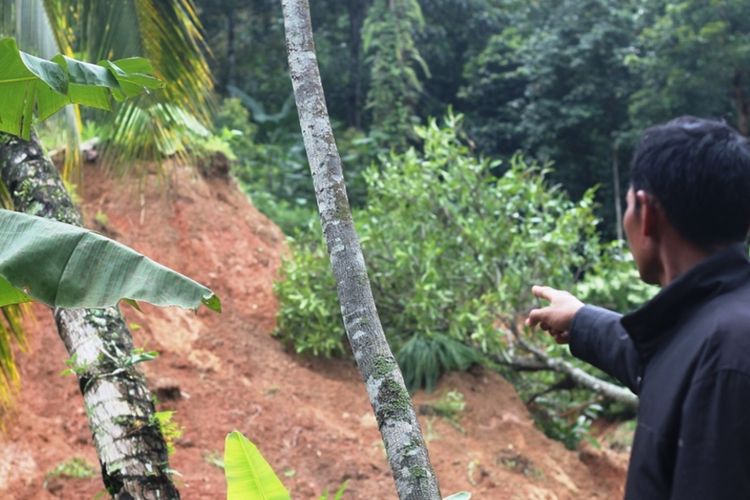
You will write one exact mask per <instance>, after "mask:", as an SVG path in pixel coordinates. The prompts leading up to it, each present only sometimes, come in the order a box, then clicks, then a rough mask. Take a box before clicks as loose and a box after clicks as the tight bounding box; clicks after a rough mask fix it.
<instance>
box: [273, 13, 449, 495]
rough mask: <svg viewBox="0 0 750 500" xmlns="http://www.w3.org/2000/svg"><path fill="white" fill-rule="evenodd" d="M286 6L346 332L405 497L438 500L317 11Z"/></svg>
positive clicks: (297, 92) (294, 71) (298, 95)
mask: <svg viewBox="0 0 750 500" xmlns="http://www.w3.org/2000/svg"><path fill="white" fill-rule="evenodd" d="M282 8H283V12H284V29H285V32H286V45H287V51H288V56H289V71H290V73H291V77H292V85H293V87H294V96H295V100H296V103H297V110H298V112H299V117H300V126H301V128H302V136H303V139H304V142H305V149H306V151H307V157H308V161H309V163H310V170H311V172H312V177H313V184H314V186H315V194H316V197H317V202H318V210H319V212H320V222H321V225H322V227H323V233H324V234H325V238H326V243H327V245H328V253H329V256H330V259H331V268H332V269H333V275H334V277H335V279H336V286H337V291H338V297H339V302H340V303H341V313H342V315H343V318H344V326H345V328H346V334H347V336H348V338H349V343H350V344H351V347H352V352H353V353H354V359H355V360H356V362H357V366H358V367H359V371H360V374H361V376H362V379H363V381H364V382H365V384H366V386H367V393H368V395H369V397H370V403H371V404H372V408H373V410H374V412H375V416H376V418H377V422H378V427H379V428H380V434H381V436H382V437H383V442H384V443H385V452H386V455H387V456H388V462H389V464H390V466H391V471H392V473H393V478H394V479H395V481H396V490H397V491H398V496H399V498H401V499H402V500H403V499H439V498H440V491H439V488H438V483H437V478H436V477H435V473H434V472H433V469H432V465H431V464H430V460H429V457H428V455H427V447H426V446H425V443H424V439H423V438H422V433H421V430H420V428H419V423H418V422H417V417H416V414H415V413H414V408H413V406H412V403H411V398H410V397H409V393H408V392H407V390H406V387H405V385H404V380H403V377H402V375H401V371H400V370H399V368H398V365H397V364H396V361H395V359H394V357H393V354H392V353H391V350H390V348H389V346H388V342H387V341H386V339H385V335H384V333H383V327H382V326H381V324H380V319H379V318H378V314H377V311H376V309H375V301H374V300H373V297H372V290H371V288H370V281H369V279H368V277H367V269H366V268H365V261H364V258H363V256H362V250H361V248H360V245H359V240H358V238H357V234H356V232H355V230H354V222H353V220H352V214H351V209H350V208H349V200H348V198H347V196H346V187H345V185H344V177H343V173H342V169H341V157H340V156H339V153H338V150H337V149H336V142H335V140H334V137H333V131H332V129H331V123H330V120H329V118H328V110H327V109H326V104H325V96H324V94H323V86H322V84H321V80H320V72H319V69H318V62H317V59H316V56H315V46H314V43H313V35H312V25H311V22H310V6H309V4H308V1H307V0H282Z"/></svg>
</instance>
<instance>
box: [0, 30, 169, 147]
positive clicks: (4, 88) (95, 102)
mask: <svg viewBox="0 0 750 500" xmlns="http://www.w3.org/2000/svg"><path fill="white" fill-rule="evenodd" d="M162 86H163V83H162V82H161V81H160V80H159V79H157V78H154V76H153V68H152V66H151V63H150V62H148V61H147V60H146V59H143V58H139V57H133V58H128V59H120V60H118V61H114V62H113V61H102V62H100V63H99V64H98V65H97V64H89V63H84V62H82V61H78V60H76V59H72V58H70V57H67V56H63V55H57V56H55V57H53V58H52V60H51V61H48V60H46V59H42V58H40V57H36V56H32V55H30V54H26V53H25V52H22V51H20V50H18V46H17V45H16V41H15V40H14V39H13V38H4V39H2V40H0V95H2V97H3V99H2V106H0V131H2V132H7V133H9V134H13V135H17V136H20V137H22V138H23V139H26V140H28V139H29V137H30V134H31V122H32V116H33V113H34V109H36V112H37V115H38V117H39V119H41V120H43V119H45V118H47V117H48V116H50V115H52V114H53V113H55V112H57V111H59V110H60V109H61V108H62V107H63V106H65V105H66V104H85V105H88V106H93V107H97V108H102V109H111V99H110V96H112V97H113V98H115V99H116V100H122V99H124V98H125V97H132V96H134V95H137V94H139V93H141V92H143V91H146V90H147V89H154V88H159V87H162Z"/></svg>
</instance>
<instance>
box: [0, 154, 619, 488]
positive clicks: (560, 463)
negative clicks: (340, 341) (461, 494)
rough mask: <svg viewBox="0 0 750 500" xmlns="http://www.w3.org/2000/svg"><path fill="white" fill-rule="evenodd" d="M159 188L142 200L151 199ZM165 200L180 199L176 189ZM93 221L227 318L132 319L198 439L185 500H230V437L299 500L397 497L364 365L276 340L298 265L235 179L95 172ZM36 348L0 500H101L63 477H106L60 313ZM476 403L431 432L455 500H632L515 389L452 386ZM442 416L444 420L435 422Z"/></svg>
mask: <svg viewBox="0 0 750 500" xmlns="http://www.w3.org/2000/svg"><path fill="white" fill-rule="evenodd" d="M143 185H145V187H144V188H143V189H140V188H139V186H143ZM165 186H166V190H165ZM82 198H83V202H82V208H83V211H84V214H85V218H86V221H87V223H88V225H89V227H92V228H95V229H97V230H98V231H100V232H103V233H106V234H108V235H109V236H111V237H114V238H116V239H118V240H119V241H121V242H123V243H125V244H127V245H130V246H132V247H134V248H136V249H137V250H139V251H140V252H142V253H144V254H146V255H148V256H149V257H152V258H154V259H156V260H158V261H159V262H162V263H164V264H166V265H168V266H170V267H172V268H174V269H176V270H178V271H180V272H182V273H184V274H187V275H189V276H191V277H192V278H194V279H196V280H198V281H200V282H202V283H204V284H206V285H208V286H209V287H211V288H212V289H213V290H214V291H215V292H217V293H218V294H219V296H220V297H221V299H222V302H223V307H224V312H223V313H222V314H220V315H218V314H214V313H211V312H210V311H206V310H201V311H199V312H198V313H197V314H196V313H193V312H191V311H183V310H179V309H164V310H162V309H157V308H153V307H150V306H148V305H147V304H144V305H143V307H142V309H143V312H142V313H140V312H138V311H135V310H134V309H131V308H130V307H128V306H124V307H123V309H125V311H124V312H125V315H126V317H127V320H128V322H130V323H131V326H132V327H133V329H134V332H133V335H134V338H135V343H136V345H138V346H142V347H145V348H147V349H153V350H157V351H159V352H160V353H161V355H160V356H159V358H158V359H157V360H155V361H152V362H149V363H145V364H143V365H141V366H142V367H143V369H144V371H145V372H146V374H147V377H148V379H149V383H150V385H151V387H152V389H153V390H154V391H155V393H156V394H157V396H158V398H159V400H160V403H159V409H161V410H175V411H176V413H175V420H176V421H177V422H178V423H179V424H180V425H181V426H182V427H183V428H184V434H183V436H182V437H181V438H180V439H179V440H177V442H176V443H175V444H176V446H175V447H176V451H175V453H174V455H173V456H172V458H171V467H172V468H173V469H175V470H176V471H178V473H179V476H178V479H177V481H178V485H179V488H180V491H181V494H182V497H183V498H186V499H208V498H224V496H225V486H224V477H223V471H222V469H221V468H220V467H218V466H217V464H218V461H219V460H220V459H221V455H222V450H223V445H224V437H225V435H226V434H227V433H228V432H230V431H232V430H234V429H237V430H240V431H242V432H243V433H244V434H245V435H246V436H248V437H249V438H250V439H251V440H253V441H254V442H255V443H256V444H257V445H258V447H259V448H260V449H261V450H262V452H263V453H264V455H265V456H266V458H267V459H268V461H269V462H270V463H271V464H272V465H273V466H274V468H275V469H276V471H277V472H278V473H279V476H280V477H281V479H282V480H283V481H284V483H285V484H286V485H287V487H288V488H289V489H290V491H291V492H292V495H293V496H294V498H299V499H308V498H310V499H312V498H317V497H318V496H319V495H320V494H321V493H322V492H323V491H324V490H325V489H328V490H329V491H335V490H336V488H337V487H338V486H339V485H340V484H341V483H342V482H344V481H348V489H347V493H346V494H345V495H344V498H345V499H381V498H382V499H385V498H394V491H395V490H394V487H393V482H392V479H391V477H390V472H389V469H388V465H387V463H386V460H385V454H384V451H383V447H382V444H381V441H380V436H379V433H378V430H377V427H376V424H375V419H374V417H373V416H372V412H371V409H370V406H369V402H368V400H367V396H366V392H365V389H364V386H363V385H362V384H361V382H360V380H359V376H358V373H357V371H356V369H355V367H354V366H353V365H352V364H351V362H349V361H341V360H314V359H307V358H302V357H299V356H296V355H294V354H292V353H289V352H286V351H285V350H284V349H283V348H282V346H281V345H279V343H278V342H277V341H276V340H275V339H274V338H272V337H271V332H272V331H273V328H274V321H275V320H274V316H275V312H276V307H277V306H276V301H275V298H274V296H273V291H272V282H273V279H274V278H275V276H276V274H277V271H278V268H279V264H280V260H281V256H282V255H283V254H284V252H285V244H284V238H283V235H282V233H281V232H280V230H279V229H278V228H277V227H276V226H275V225H274V224H273V223H272V222H270V221H269V220H268V219H267V218H265V217H264V216H263V215H262V214H260V213H259V212H258V211H257V210H256V209H255V208H254V207H253V206H252V204H251V203H250V202H249V201H248V200H247V198H246V197H245V196H244V195H243V194H242V193H241V192H240V191H239V190H238V189H237V188H236V186H235V185H234V184H233V183H232V182H231V180H229V179H227V178H226V177H225V176H213V177H210V178H204V177H202V176H200V174H197V173H195V171H193V170H188V169H184V168H176V169H175V170H174V171H173V173H172V174H171V175H170V179H168V180H165V179H162V178H159V177H157V176H156V175H151V176H149V177H147V178H145V179H142V180H141V181H129V180H126V179H113V178H112V177H109V176H107V175H106V174H105V173H104V172H103V171H102V170H101V169H97V168H88V169H87V171H86V173H85V186H84V189H83V193H82ZM35 311H36V316H37V320H36V322H35V324H34V325H30V330H31V332H30V338H29V344H30V345H29V348H28V350H27V351H26V352H23V353H20V354H19V365H20V370H21V373H22V390H21V393H20V394H19V396H18V398H17V403H16V405H15V408H14V410H13V411H12V412H11V414H9V415H6V417H5V427H6V429H5V433H4V434H2V435H0V449H2V453H1V454H0V497H2V498H14V499H45V498H69V499H81V498H92V497H94V495H96V494H97V493H99V492H101V491H103V486H102V483H101V479H100V478H99V476H98V467H96V469H97V470H96V473H95V475H94V476H93V477H91V478H78V479H75V478H68V477H64V476H59V475H57V474H54V473H53V472H52V471H53V470H54V469H55V468H56V467H58V466H60V465H61V464H63V463H67V462H69V461H70V460H71V459H72V458H74V457H80V458H83V459H84V460H85V461H86V462H88V463H90V464H96V463H97V460H96V455H95V452H94V449H93V445H92V444H91V436H90V432H89V429H88V424H87V422H86V418H85V415H84V412H83V406H82V399H81V397H80V395H79V392H78V387H77V383H76V381H75V379H74V378H73V377H71V376H67V377H63V376H61V375H60V372H61V371H62V370H63V369H65V367H66V366H65V360H66V357H67V356H66V353H65V350H64V348H63V346H62V343H61V342H60V341H59V339H58V337H57V334H56V331H55V328H54V324H53V322H52V320H51V317H50V314H49V312H48V311H47V310H46V309H45V308H43V307H39V306H35ZM451 390H453V391H459V392H460V393H461V394H463V396H464V401H465V404H466V405H465V409H464V411H463V412H461V413H460V414H459V415H458V417H457V420H456V421H455V422H450V421H448V420H447V419H445V418H443V417H440V416H438V415H435V414H434V412H430V411H425V412H423V413H425V415H423V416H421V417H420V418H421V424H422V428H423V431H424V432H425V435H426V439H427V440H428V445H429V449H430V456H431V459H432V461H433V464H434V466H435V468H436V472H437V474H438V477H439V479H440V482H441V489H442V491H443V494H444V495H446V496H447V495H448V494H450V493H454V492H456V491H459V490H468V491H471V492H472V493H473V494H474V498H477V499H506V498H507V499H513V498H518V499H573V498H575V499H581V498H602V499H610V498H617V497H622V492H623V482H624V472H625V457H623V456H614V457H613V456H610V455H605V453H604V452H598V451H596V450H590V449H589V450H587V451H586V452H585V453H578V452H571V451H568V450H566V449H565V448H564V447H563V446H562V445H561V444H560V443H558V442H555V441H551V440H549V439H548V438H546V437H545V436H544V435H543V434H542V433H541V432H540V431H539V430H537V429H536V428H535V427H534V425H533V423H532V420H531V418H530V416H529V414H528V411H527V410H526V408H525V407H524V405H523V404H522V402H521V401H520V400H519V398H518V396H517V395H516V393H515V391H514V389H513V387H512V386H511V385H510V384H509V383H508V382H506V381H505V380H504V379H502V378H501V377H499V376H497V375H496V374H493V373H488V372H484V371H481V370H479V371H474V372H472V373H463V374H453V375H451V376H449V377H445V378H444V379H443V380H442V381H441V382H440V385H439V387H438V389H437V391H436V392H434V393H432V394H423V393H419V394H417V395H416V404H417V405H418V406H419V405H429V403H430V402H434V401H435V400H437V399H439V398H440V397H441V396H442V395H443V394H445V393H447V392H448V391H451ZM430 413H433V414H430Z"/></svg>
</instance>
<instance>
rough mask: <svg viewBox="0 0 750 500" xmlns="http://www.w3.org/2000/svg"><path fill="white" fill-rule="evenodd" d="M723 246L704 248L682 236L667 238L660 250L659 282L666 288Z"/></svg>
mask: <svg viewBox="0 0 750 500" xmlns="http://www.w3.org/2000/svg"><path fill="white" fill-rule="evenodd" d="M722 248H723V247H721V248H715V249H712V250H703V249H701V248H699V247H697V246H696V245H694V244H692V243H690V242H688V241H686V240H685V239H683V238H680V237H675V238H668V239H665V240H664V242H663V245H662V247H661V249H660V252H659V256H660V261H661V270H660V273H659V284H660V285H661V287H662V288H664V287H665V286H667V285H669V284H670V283H672V282H673V281H674V280H675V279H677V278H678V277H679V276H681V275H682V274H684V273H686V272H688V271H689V270H691V269H692V268H694V267H695V266H696V265H698V264H699V263H700V262H701V261H702V260H704V259H705V258H706V257H710V256H711V255H713V254H714V253H716V252H718V251H719V250H721V249H722Z"/></svg>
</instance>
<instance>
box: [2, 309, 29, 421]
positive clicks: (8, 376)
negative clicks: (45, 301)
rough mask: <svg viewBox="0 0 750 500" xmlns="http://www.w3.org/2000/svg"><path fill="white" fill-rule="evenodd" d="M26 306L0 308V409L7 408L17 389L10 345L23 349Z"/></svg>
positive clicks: (15, 371)
mask: <svg viewBox="0 0 750 500" xmlns="http://www.w3.org/2000/svg"><path fill="white" fill-rule="evenodd" d="M27 312H28V304H16V305H11V306H5V307H3V308H0V409H3V408H7V407H8V406H9V404H10V403H11V400H12V395H13V392H14V391H15V390H16V389H17V387H18V380H19V378H18V369H17V368H16V363H15V356H14V355H13V347H12V344H16V345H18V346H20V347H21V349H24V348H25V347H26V335H25V331H24V329H23V325H22V323H21V319H22V317H23V316H24V313H27Z"/></svg>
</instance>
